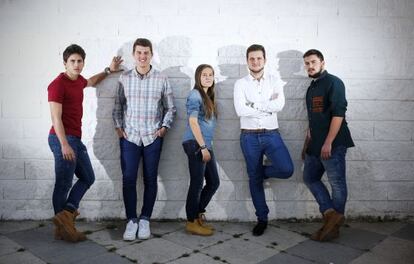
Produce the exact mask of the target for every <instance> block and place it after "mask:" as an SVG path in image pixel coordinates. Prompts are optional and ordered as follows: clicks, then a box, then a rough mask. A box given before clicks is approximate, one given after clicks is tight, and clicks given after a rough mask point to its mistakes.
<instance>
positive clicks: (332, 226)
mask: <svg viewBox="0 0 414 264" xmlns="http://www.w3.org/2000/svg"><path fill="white" fill-rule="evenodd" d="M323 214H324V216H325V217H326V224H325V226H324V227H323V229H322V231H321V233H320V236H319V240H320V241H328V240H332V239H333V238H336V237H338V236H339V227H340V226H341V225H342V224H343V223H344V221H345V217H344V215H343V214H340V213H338V212H337V211H335V210H334V209H332V208H331V209H328V210H326V211H325V212H324V213H323Z"/></svg>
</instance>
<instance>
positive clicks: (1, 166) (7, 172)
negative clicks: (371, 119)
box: [0, 160, 24, 180]
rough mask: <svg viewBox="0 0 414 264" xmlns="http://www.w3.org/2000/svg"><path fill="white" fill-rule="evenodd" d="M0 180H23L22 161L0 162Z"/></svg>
mask: <svg viewBox="0 0 414 264" xmlns="http://www.w3.org/2000/svg"><path fill="white" fill-rule="evenodd" d="M0 179H1V180H5V179H10V180H12V179H16V180H17V179H24V162H23V161H22V160H0Z"/></svg>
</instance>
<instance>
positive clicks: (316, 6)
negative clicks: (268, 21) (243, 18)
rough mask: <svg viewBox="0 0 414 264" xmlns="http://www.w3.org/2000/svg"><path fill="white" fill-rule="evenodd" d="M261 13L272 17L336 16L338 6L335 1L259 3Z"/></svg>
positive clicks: (298, 0)
mask: <svg viewBox="0 0 414 264" xmlns="http://www.w3.org/2000/svg"><path fill="white" fill-rule="evenodd" d="M261 8H262V10H261V13H262V14H268V15H273V16H276V15H277V16H318V15H323V16H325V17H330V16H337V14H338V6H337V2H336V1H328V2H326V1H323V0H317V1H300V0H293V1H292V0H290V1H289V0H283V1H277V2H275V1H271V0H266V1H262V2H261Z"/></svg>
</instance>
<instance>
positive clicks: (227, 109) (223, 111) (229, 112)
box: [217, 99, 237, 119]
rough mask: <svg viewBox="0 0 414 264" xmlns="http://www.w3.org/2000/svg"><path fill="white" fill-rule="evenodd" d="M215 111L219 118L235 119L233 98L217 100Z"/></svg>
mask: <svg viewBox="0 0 414 264" xmlns="http://www.w3.org/2000/svg"><path fill="white" fill-rule="evenodd" d="M217 111H218V112H219V115H220V118H221V119H237V114H236V110H235V109H234V103H233V100H227V99H219V100H218V101H217Z"/></svg>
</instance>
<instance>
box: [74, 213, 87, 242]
mask: <svg viewBox="0 0 414 264" xmlns="http://www.w3.org/2000/svg"><path fill="white" fill-rule="evenodd" d="M79 215H80V213H79V211H78V210H76V211H75V212H74V213H73V224H74V225H73V228H75V231H76V234H77V236H78V238H77V240H78V241H85V240H86V235H85V234H84V233H82V232H79V231H78V230H77V229H76V227H75V220H76V217H77V216H79Z"/></svg>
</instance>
